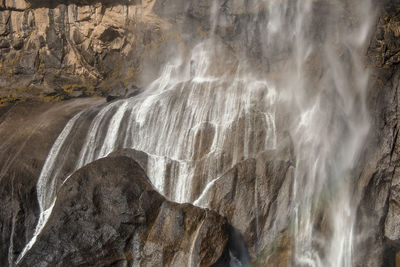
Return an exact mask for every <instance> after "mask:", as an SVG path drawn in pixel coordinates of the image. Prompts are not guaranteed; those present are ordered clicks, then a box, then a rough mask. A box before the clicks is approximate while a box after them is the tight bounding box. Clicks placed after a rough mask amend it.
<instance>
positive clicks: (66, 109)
mask: <svg viewBox="0 0 400 267" xmlns="http://www.w3.org/2000/svg"><path fill="white" fill-rule="evenodd" d="M103 101H104V100H102V99H76V100H71V101H65V102H62V103H37V102H30V103H17V104H14V105H10V106H8V107H3V108H0V136H1V145H0V170H1V172H0V205H1V206H2V207H7V208H2V209H1V210H0V238H1V242H0V266H9V265H10V266H12V262H13V261H15V260H16V257H17V256H18V254H19V253H20V252H21V250H22V248H23V247H24V246H25V244H26V242H27V241H29V240H30V238H31V237H32V234H33V231H34V229H35V226H36V223H37V218H38V211H39V207H38V202H37V196H36V182H37V179H38V177H39V174H40V170H41V168H42V166H43V164H44V161H45V159H46V157H47V154H48V153H49V150H50V148H51V146H52V145H53V143H54V141H55V139H56V138H57V136H58V135H59V133H60V132H61V130H62V129H63V127H64V126H65V123H66V122H67V121H68V120H69V119H70V118H71V117H72V116H73V115H74V114H76V113H77V112H79V111H81V110H82V109H85V108H87V107H89V106H93V105H96V104H100V103H101V102H103Z"/></svg>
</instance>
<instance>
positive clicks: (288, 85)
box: [18, 0, 372, 266]
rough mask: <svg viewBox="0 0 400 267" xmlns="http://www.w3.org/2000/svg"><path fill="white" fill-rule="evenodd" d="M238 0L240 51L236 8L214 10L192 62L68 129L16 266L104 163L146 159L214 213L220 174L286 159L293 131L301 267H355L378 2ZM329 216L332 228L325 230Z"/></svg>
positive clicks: (44, 179) (152, 170)
mask: <svg viewBox="0 0 400 267" xmlns="http://www.w3.org/2000/svg"><path fill="white" fill-rule="evenodd" d="M225 2H227V3H229V2H230V1H225ZM231 2H233V4H232V5H231V6H230V8H232V9H234V8H235V5H239V6H240V5H243V8H244V9H245V10H246V12H247V13H248V14H252V16H250V17H251V19H248V20H246V24H245V25H244V26H242V27H243V30H242V32H241V33H240V36H239V38H237V40H236V39H235V41H234V42H233V44H232V46H233V48H232V47H231V48H232V49H228V48H227V47H228V46H227V45H226V42H224V41H223V40H221V38H220V37H219V35H218V29H219V26H221V25H222V24H224V23H225V22H224V16H223V12H222V10H225V9H226V8H229V7H226V3H224V5H220V4H218V3H219V1H214V4H213V5H212V10H211V16H210V21H211V25H212V27H211V34H210V37H209V38H207V39H205V40H202V41H200V42H197V43H195V44H194V45H193V46H192V48H191V51H190V53H189V54H188V55H182V54H180V53H178V52H177V55H176V56H175V57H174V58H173V59H171V60H170V61H169V62H168V63H167V64H166V65H165V66H164V67H163V69H162V72H161V74H160V75H159V78H158V79H156V80H155V81H153V82H152V83H151V84H149V85H148V86H146V88H145V89H144V90H143V92H142V93H141V94H139V95H136V96H134V97H131V98H128V99H122V100H118V101H115V102H112V103H108V104H106V105H102V106H97V107H92V108H90V109H88V110H85V111H83V112H81V113H79V114H77V115H76V116H75V117H74V118H72V119H71V120H70V121H69V122H68V124H67V125H66V126H65V128H64V130H63V131H62V133H61V134H60V136H59V137H58V139H57V140H56V142H55V143H54V145H53V147H52V149H51V151H50V153H49V155H48V158H47V160H46V162H45V164H44V166H43V169H42V172H41V174H40V177H39V180H38V184H37V192H38V200H39V206H40V218H39V222H38V225H37V227H36V230H35V233H34V237H33V238H32V240H31V241H30V242H29V244H28V245H27V246H26V247H25V249H24V251H23V252H22V253H21V255H20V257H19V259H18V261H19V260H20V259H21V258H22V257H23V256H24V255H25V253H26V252H27V251H28V250H29V248H30V247H31V246H32V245H33V244H34V242H35V240H36V237H37V236H38V235H39V234H40V232H41V230H42V229H43V227H44V225H45V224H46V221H47V220H48V218H49V216H50V214H51V210H52V207H53V205H54V203H55V201H56V197H57V191H58V190H59V188H60V187H61V186H62V184H63V183H64V182H65V181H66V179H68V177H69V176H70V175H71V174H72V173H73V172H74V171H75V170H77V169H79V168H81V167H82V166H84V165H86V164H88V163H90V162H92V161H94V160H96V159H99V158H102V157H106V156H107V155H109V154H110V153H112V152H114V151H117V150H120V149H125V148H130V149H134V150H136V151H142V152H144V153H146V155H147V157H148V160H147V165H146V166H145V167H146V171H147V173H148V175H149V178H150V180H151V182H152V183H153V185H154V187H155V188H156V189H157V190H158V191H159V192H160V193H162V194H164V195H165V196H166V197H167V198H168V199H170V200H172V201H176V202H181V203H182V202H191V203H195V204H198V205H200V202H201V203H203V204H202V206H207V199H204V198H205V192H206V191H207V190H209V189H210V188H211V187H212V186H213V185H214V183H215V181H216V180H217V179H219V177H221V175H223V174H224V173H225V172H226V171H228V170H229V169H230V168H232V167H233V166H234V165H235V164H237V163H239V162H241V161H243V160H245V159H249V158H255V157H256V156H257V155H258V154H260V153H262V152H265V151H268V150H276V149H281V147H280V145H281V144H280V143H279V140H281V135H282V134H283V133H285V132H286V133H289V134H290V137H291V139H292V142H293V148H294V149H293V153H294V158H295V163H294V165H295V171H294V180H293V181H292V187H293V190H292V191H293V196H292V203H291V207H292V217H293V222H294V223H293V236H294V238H293V239H294V241H293V242H294V256H293V264H294V265H300V266H352V258H353V255H352V254H353V246H354V244H353V228H354V217H355V207H354V204H353V203H352V198H351V193H352V182H353V181H352V179H354V177H352V176H351V171H352V169H353V168H354V165H355V163H356V161H357V158H358V156H359V152H360V149H361V147H362V145H363V142H364V140H365V137H366V135H367V133H368V130H369V119H368V112H367V110H366V105H365V102H366V101H365V97H366V89H367V85H368V77H369V75H368V71H367V70H366V69H365V68H364V67H363V66H364V63H363V48H364V46H365V43H366V41H367V39H368V38H367V37H368V32H369V28H370V26H371V21H372V18H371V16H372V15H371V14H372V12H371V3H370V2H369V1H368V0H354V1H346V0H336V1H333V0H332V1H322V0H321V1H315V0H269V1H266V0H265V1H244V2H246V3H241V1H231ZM239 2H240V3H239ZM319 5H320V6H319ZM239 9H240V8H239ZM316 10H318V12H320V13H317V12H316ZM321 12H322V13H321ZM235 45H236V46H237V47H239V48H241V50H240V51H239V52H235V53H234V52H233V51H237V50H235ZM254 47H257V51H256V52H254V51H253V50H254ZM254 54H256V58H255V57H254ZM254 62H257V64H255V63H254ZM278 121H281V123H279V125H280V127H281V128H279V127H278ZM81 136H83V138H81ZM204 203H205V204H204ZM322 207H323V208H322ZM321 216H322V217H323V219H324V220H327V221H328V223H327V225H328V226H327V227H326V229H317V230H316V224H317V223H319V221H318V220H319V219H318V218H320V217H321Z"/></svg>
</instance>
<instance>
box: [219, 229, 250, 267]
mask: <svg viewBox="0 0 400 267" xmlns="http://www.w3.org/2000/svg"><path fill="white" fill-rule="evenodd" d="M228 231H229V240H228V245H227V246H226V248H225V251H224V253H223V255H222V256H221V258H220V259H219V260H218V261H217V262H216V263H215V264H214V265H213V267H246V266H250V254H249V251H248V248H247V245H246V243H245V241H244V239H243V236H242V234H241V233H240V232H239V230H238V229H236V228H234V227H233V226H232V225H229V226H228Z"/></svg>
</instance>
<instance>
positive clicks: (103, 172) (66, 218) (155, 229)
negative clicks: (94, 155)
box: [20, 157, 228, 266]
mask: <svg viewBox="0 0 400 267" xmlns="http://www.w3.org/2000/svg"><path fill="white" fill-rule="evenodd" d="M227 241H228V228H227V222H226V219H224V218H223V217H221V216H219V215H218V214H217V213H216V212H213V211H209V210H203V209H200V208H197V207H194V206H192V205H190V204H183V205H179V204H175V203H172V202H169V201H166V200H165V199H164V198H163V197H162V196H161V195H160V194H159V193H157V192H156V191H155V190H154V189H153V188H152V186H151V184H150V182H149V180H148V178H147V177H146V175H145V173H144V171H143V170H142V169H141V167H140V166H139V165H138V164H137V163H136V162H135V161H133V160H132V159H130V158H126V157H112V158H104V159H100V160H98V161H95V162H93V163H91V164H89V165H87V166H86V167H84V168H82V169H80V170H78V171H77V172H76V173H75V174H73V175H72V176H71V177H70V178H69V179H68V181H67V182H66V183H65V184H64V185H63V186H62V188H61V190H60V191H59V193H58V197H57V201H56V204H55V206H54V209H53V213H52V215H51V217H50V219H49V221H48V222H47V225H46V227H45V228H44V229H43V232H42V234H40V235H39V237H38V240H37V241H36V243H35V245H34V246H33V247H32V249H31V250H30V251H29V252H28V253H27V254H26V256H25V257H24V259H23V261H22V262H21V263H20V266H56V265H57V266H58V265H62V266H64V265H65V266H66V265H70V266H139V265H140V266H211V265H212V264H214V263H215V262H217V260H218V259H219V258H220V257H221V256H222V254H223V252H224V249H225V246H226V243H227Z"/></svg>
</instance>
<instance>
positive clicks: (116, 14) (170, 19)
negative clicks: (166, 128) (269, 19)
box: [0, 0, 233, 104]
mask: <svg viewBox="0 0 400 267" xmlns="http://www.w3.org/2000/svg"><path fill="white" fill-rule="evenodd" d="M210 8H211V3H208V2H204V3H203V2H202V3H199V2H198V1H156V0H147V1H133V0H126V1H125V0H123V1H108V0H101V1H67V0H65V1H42V0H13V1H8V0H7V1H1V2H0V74H1V75H0V104H1V103H7V102H14V101H19V100H23V99H30V98H34V99H40V100H47V101H55V100H60V99H68V98H73V97H79V96H93V95H111V96H127V95H130V94H133V93H135V92H137V91H138V90H140V89H139V88H140V87H141V86H142V85H143V84H146V83H148V82H149V81H152V80H153V79H154V78H155V77H157V74H158V70H159V69H160V66H162V65H163V63H164V62H165V59H166V58H167V57H171V54H174V53H175V52H176V48H177V47H179V48H180V49H179V50H180V51H185V50H187V48H186V45H185V44H186V42H189V41H193V40H195V39H201V38H205V37H207V35H208V33H207V32H208V31H209V29H210V27H211V26H210V23H211V22H210V21H209V17H210ZM232 23H233V22H232V21H231V24H232ZM172 25H174V26H173V27H172ZM232 25H233V24H232ZM232 25H230V26H229V27H232Z"/></svg>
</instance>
